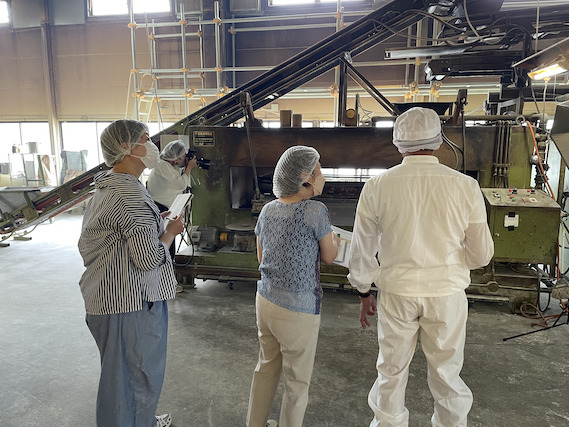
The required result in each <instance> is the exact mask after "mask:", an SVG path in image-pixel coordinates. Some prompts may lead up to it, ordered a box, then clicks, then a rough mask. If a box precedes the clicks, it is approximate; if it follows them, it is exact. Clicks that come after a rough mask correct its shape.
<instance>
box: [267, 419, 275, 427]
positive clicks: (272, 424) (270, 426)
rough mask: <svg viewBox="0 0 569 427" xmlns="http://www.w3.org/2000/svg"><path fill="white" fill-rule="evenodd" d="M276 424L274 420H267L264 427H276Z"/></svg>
mask: <svg viewBox="0 0 569 427" xmlns="http://www.w3.org/2000/svg"><path fill="white" fill-rule="evenodd" d="M277 426H278V423H277V422H276V421H275V420H267V425H266V427H277Z"/></svg>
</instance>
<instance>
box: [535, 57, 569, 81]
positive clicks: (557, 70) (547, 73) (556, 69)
mask: <svg viewBox="0 0 569 427" xmlns="http://www.w3.org/2000/svg"><path fill="white" fill-rule="evenodd" d="M562 63H563V64H564V65H565V64H566V63H567V60H565V61H563V62H562ZM565 66H566V67H567V65H565ZM565 71H567V68H564V67H562V66H561V65H559V64H553V65H549V66H547V67H543V68H539V69H536V70H534V71H532V72H531V73H528V76H529V77H530V79H533V80H544V79H547V78H549V77H552V76H555V75H556V74H561V73H564V72H565Z"/></svg>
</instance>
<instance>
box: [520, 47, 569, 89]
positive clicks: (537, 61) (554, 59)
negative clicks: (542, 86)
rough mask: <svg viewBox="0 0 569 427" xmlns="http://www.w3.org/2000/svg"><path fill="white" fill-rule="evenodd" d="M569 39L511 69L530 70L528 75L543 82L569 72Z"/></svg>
mask: <svg viewBox="0 0 569 427" xmlns="http://www.w3.org/2000/svg"><path fill="white" fill-rule="evenodd" d="M568 57H569V37H567V38H566V39H563V40H561V41H559V42H557V43H555V44H554V45H551V46H549V47H548V48H546V49H544V50H542V51H541V52H537V53H535V54H533V55H531V56H528V57H527V58H525V59H523V60H521V61H519V62H516V63H515V64H513V65H512V67H516V68H523V69H526V70H531V71H530V72H529V73H528V75H529V77H530V78H532V79H534V80H543V79H546V78H549V77H551V76H554V75H556V74H560V73H564V72H565V71H567V70H569V60H568V59H567V58H568Z"/></svg>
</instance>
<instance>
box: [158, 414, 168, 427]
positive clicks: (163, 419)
mask: <svg viewBox="0 0 569 427" xmlns="http://www.w3.org/2000/svg"><path fill="white" fill-rule="evenodd" d="M171 424H172V417H171V416H170V414H164V415H156V427H170V425H171Z"/></svg>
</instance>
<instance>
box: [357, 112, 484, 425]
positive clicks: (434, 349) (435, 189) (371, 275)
mask: <svg viewBox="0 0 569 427" xmlns="http://www.w3.org/2000/svg"><path fill="white" fill-rule="evenodd" d="M393 143H394V144H395V146H396V147H397V148H398V149H399V152H400V153H401V154H402V156H403V162H402V163H401V164H400V165H397V166H395V167H393V168H391V169H389V170H388V171H386V172H385V173H383V174H382V175H380V176H377V177H374V178H372V179H371V180H369V181H368V182H366V184H365V185H364V188H363V189H362V192H361V195H360V199H359V202H358V207H357V211H356V219H355V223H354V231H353V237H352V251H351V257H350V263H349V268H350V274H349V275H348V279H349V281H350V283H351V284H352V285H353V286H355V287H356V288H357V290H358V293H359V295H360V300H361V304H360V322H361V324H362V327H363V328H364V329H365V328H366V327H367V326H369V325H370V323H369V321H368V319H367V316H369V315H373V314H375V312H376V311H377V313H378V328H377V329H378V341H379V355H378V359H377V372H378V376H377V380H376V381H375V384H374V385H373V387H372V389H371V391H370V393H369V397H368V403H369V405H370V407H371V409H372V410H373V412H374V414H375V417H374V419H373V421H372V422H371V424H370V426H374V427H375V426H381V427H384V426H385V427H387V426H389V427H395V426H398V427H399V426H404V427H406V426H408V425H409V411H408V410H407V408H406V407H405V388H406V385H407V378H408V373H409V364H410V363H411V359H412V358H413V354H414V352H415V347H416V345H417V339H418V338H419V336H420V340H421V345H422V348H423V352H424V353H425V356H426V359H427V366H428V372H427V381H428V385H429V389H430V391H431V394H432V395H433V398H434V402H435V403H434V414H433V416H432V418H431V422H432V425H433V426H436V427H443V426H444V427H460V426H466V425H467V415H468V412H469V411H470V408H471V406H472V393H471V391H470V389H469V388H468V387H467V386H466V384H465V383H464V381H462V379H461V378H460V371H461V369H462V364H463V360H464V343H465V337H466V319H467V315H468V301H467V298H466V294H465V289H466V287H468V285H469V284H470V270H471V269H476V268H480V267H482V266H485V265H487V264H488V263H489V262H490V259H491V258H492V256H493V254H494V245H493V242H492V237H491V235H490V230H489V229H488V225H487V222H486V210H485V206H484V200H483V197H482V192H481V191H480V188H479V186H478V183H477V182H476V181H475V180H474V179H473V178H471V177H469V176H467V175H463V174H462V173H460V172H457V171H455V170H453V169H450V168H448V167H447V166H444V165H441V164H439V161H438V159H437V157H435V156H434V155H433V151H434V150H437V149H438V148H439V147H440V145H441V143H442V137H441V124H440V120H439V117H438V115H437V113H436V112H435V111H433V110H431V109H426V108H419V107H415V108H411V109H409V110H408V111H406V112H405V113H403V114H401V115H400V116H399V117H398V118H397V120H396V121H395V124H394V127H393ZM376 254H377V257H376ZM373 283H375V284H376V285H377V287H378V288H379V290H380V295H381V297H380V298H379V305H378V306H376V300H375V298H374V296H373V295H371V294H370V292H369V291H370V288H371V286H372V284H373Z"/></svg>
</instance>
